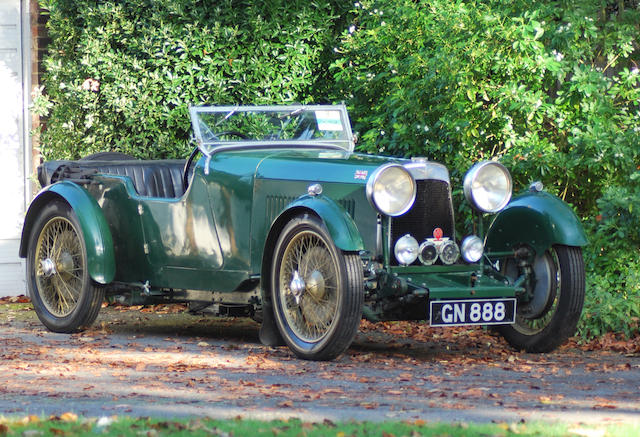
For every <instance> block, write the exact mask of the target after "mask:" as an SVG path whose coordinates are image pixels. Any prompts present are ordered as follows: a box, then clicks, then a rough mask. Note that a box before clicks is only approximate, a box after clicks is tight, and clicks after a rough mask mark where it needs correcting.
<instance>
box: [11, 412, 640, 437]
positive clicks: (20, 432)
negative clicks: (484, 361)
mask: <svg viewBox="0 0 640 437" xmlns="http://www.w3.org/2000/svg"><path fill="white" fill-rule="evenodd" d="M639 433H640V426H638V425H609V426H606V427H595V426H586V425H571V424H563V423H557V424H548V423H543V422H535V423H512V424H508V423H492V424H475V423H471V424H469V423H454V424H446V423H427V422H425V421H423V420H416V421H414V422H382V423H374V422H345V423H333V422H331V421H329V420H325V421H324V422H321V423H315V422H313V423H312V422H303V421H300V420H297V419H292V420H288V421H272V422H263V421H257V420H244V419H241V418H236V419H231V420H213V419H177V420H163V419H154V418H138V419H136V418H129V417H122V418H117V417H102V418H100V419H95V418H78V417H77V416H76V415H75V414H72V413H65V414H63V415H62V416H56V417H50V418H47V419H41V418H39V417H37V416H29V417H25V418H21V419H17V418H0V435H1V436H22V437H45V436H56V437H59V436H73V435H93V434H96V435H101V436H147V437H159V436H187V435H188V436H252V437H259V436H282V437H286V436H295V437H301V436H303V437H314V436H318V437H320V436H322V437H324V436H336V437H350V436H381V437H392V436H398V437H399V436H410V437H415V436H434V437H444V436H451V437H458V436H482V437H488V436H491V437H510V436H519V437H528V436H586V437H607V436H637V435H638V434H639Z"/></svg>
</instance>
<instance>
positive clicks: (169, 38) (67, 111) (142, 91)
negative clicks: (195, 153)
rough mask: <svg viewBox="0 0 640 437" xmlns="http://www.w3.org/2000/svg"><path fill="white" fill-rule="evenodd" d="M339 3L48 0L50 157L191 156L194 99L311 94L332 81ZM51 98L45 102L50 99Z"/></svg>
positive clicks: (45, 107) (263, 100)
mask: <svg viewBox="0 0 640 437" xmlns="http://www.w3.org/2000/svg"><path fill="white" fill-rule="evenodd" d="M335 3H336V4H332V3H331V2H330V1H316V2H308V1H303V0H294V1H291V0H288V1H285V0H269V1H266V0H265V1H237V0H225V1H221V2H216V3H215V5H212V4H211V3H210V2H206V1H195V0H165V1H156V0H143V1H138V0H136V1H133V0H124V1H95V0H79V1H78V0H46V1H42V2H41V4H42V6H43V7H44V8H45V9H46V10H47V11H48V12H49V22H48V29H49V34H50V36H51V40H52V42H51V45H50V46H49V56H48V58H47V60H46V70H47V74H46V77H45V90H46V97H42V96H41V97H40V98H38V99H36V102H35V103H36V104H35V105H34V107H35V108H36V109H39V110H40V113H41V114H43V115H45V114H46V115H48V120H47V127H46V129H45V130H44V132H43V134H42V137H41V142H42V153H43V155H44V156H45V157H46V158H54V157H55V158H62V157H65V158H78V157H80V156H83V155H87V154H89V153H93V152H98V151H105V150H117V151H121V152H125V153H130V154H132V155H134V156H139V157H158V158H160V157H176V156H180V157H183V156H185V153H187V150H188V148H189V146H188V141H189V135H190V125H189V117H188V106H189V104H196V105H197V104H204V103H208V104H238V103H240V104H242V103H245V104H274V103H284V102H294V101H295V102H301V103H305V102H308V101H310V100H311V99H313V93H312V90H313V89H314V88H315V87H322V86H324V85H323V81H324V80H325V74H324V73H323V72H324V71H326V70H327V64H328V62H329V57H328V54H327V50H326V47H327V46H330V45H331V44H330V43H329V42H328V41H330V40H332V39H333V34H334V30H333V29H334V27H335V26H336V25H337V23H338V22H339V21H340V20H339V14H340V11H341V7H340V6H339V5H338V4H337V2H335ZM43 100H44V102H43Z"/></svg>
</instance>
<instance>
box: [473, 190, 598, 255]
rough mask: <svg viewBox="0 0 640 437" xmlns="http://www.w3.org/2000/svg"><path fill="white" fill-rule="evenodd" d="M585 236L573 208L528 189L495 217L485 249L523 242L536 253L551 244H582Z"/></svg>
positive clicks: (496, 249)
mask: <svg viewBox="0 0 640 437" xmlns="http://www.w3.org/2000/svg"><path fill="white" fill-rule="evenodd" d="M587 242H588V241H587V236H586V234H585V232H584V229H583V227H582V224H581V223H580V220H579V219H578V217H577V216H576V215H575V213H574V212H573V210H572V209H571V208H570V207H569V206H568V205H567V204H566V203H565V202H563V201H562V200H560V199H559V198H558V197H556V196H553V195H551V194H549V193H545V192H528V193H525V194H523V195H520V196H518V197H516V198H514V199H513V200H512V201H511V202H510V203H509V205H507V207H506V208H505V209H503V210H502V211H501V212H500V213H499V214H498V215H497V216H496V218H495V219H494V221H493V223H492V224H491V226H490V227H489V230H488V232H487V238H486V242H485V250H486V251H487V252H488V253H489V254H490V253H492V252H507V251H511V250H513V248H514V247H515V246H518V245H521V244H526V245H529V246H530V247H532V248H533V249H534V250H535V251H536V253H537V254H542V253H544V252H545V251H546V250H548V249H549V248H550V247H551V246H553V245H556V244H559V245H564V246H578V247H581V246H585V245H586V244H587Z"/></svg>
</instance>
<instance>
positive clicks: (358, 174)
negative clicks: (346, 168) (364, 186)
mask: <svg viewBox="0 0 640 437" xmlns="http://www.w3.org/2000/svg"><path fill="white" fill-rule="evenodd" d="M368 174H369V172H368V171H367V170H356V174H354V175H353V178H354V179H362V180H363V181H364V180H365V179H367V175H368Z"/></svg>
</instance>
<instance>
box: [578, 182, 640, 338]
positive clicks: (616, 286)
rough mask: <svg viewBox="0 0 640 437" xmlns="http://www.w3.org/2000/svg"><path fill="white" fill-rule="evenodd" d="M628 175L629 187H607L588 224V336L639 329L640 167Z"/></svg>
mask: <svg viewBox="0 0 640 437" xmlns="http://www.w3.org/2000/svg"><path fill="white" fill-rule="evenodd" d="M629 179H630V180H629V184H628V185H627V186H625V187H620V186H612V187H609V188H607V189H606V190H605V192H604V195H603V196H602V198H600V199H598V207H599V209H600V214H598V215H597V216H595V218H594V219H592V220H590V221H589V222H588V223H587V229H588V230H589V231H590V235H591V241H590V243H591V244H590V248H589V250H588V251H587V253H586V257H585V261H586V265H587V269H588V271H589V275H588V280H587V288H588V290H589V291H588V293H587V300H586V308H587V310H586V311H585V314H584V317H583V318H582V320H581V323H580V326H579V329H580V332H581V334H582V336H583V337H585V338H591V337H596V336H599V335H601V334H603V333H605V332H619V333H622V334H624V335H625V336H627V337H632V336H635V335H639V334H640V263H638V259H640V228H639V227H638V224H639V223H640V171H637V172H635V173H633V174H632V175H631V177H630V178H629Z"/></svg>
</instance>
